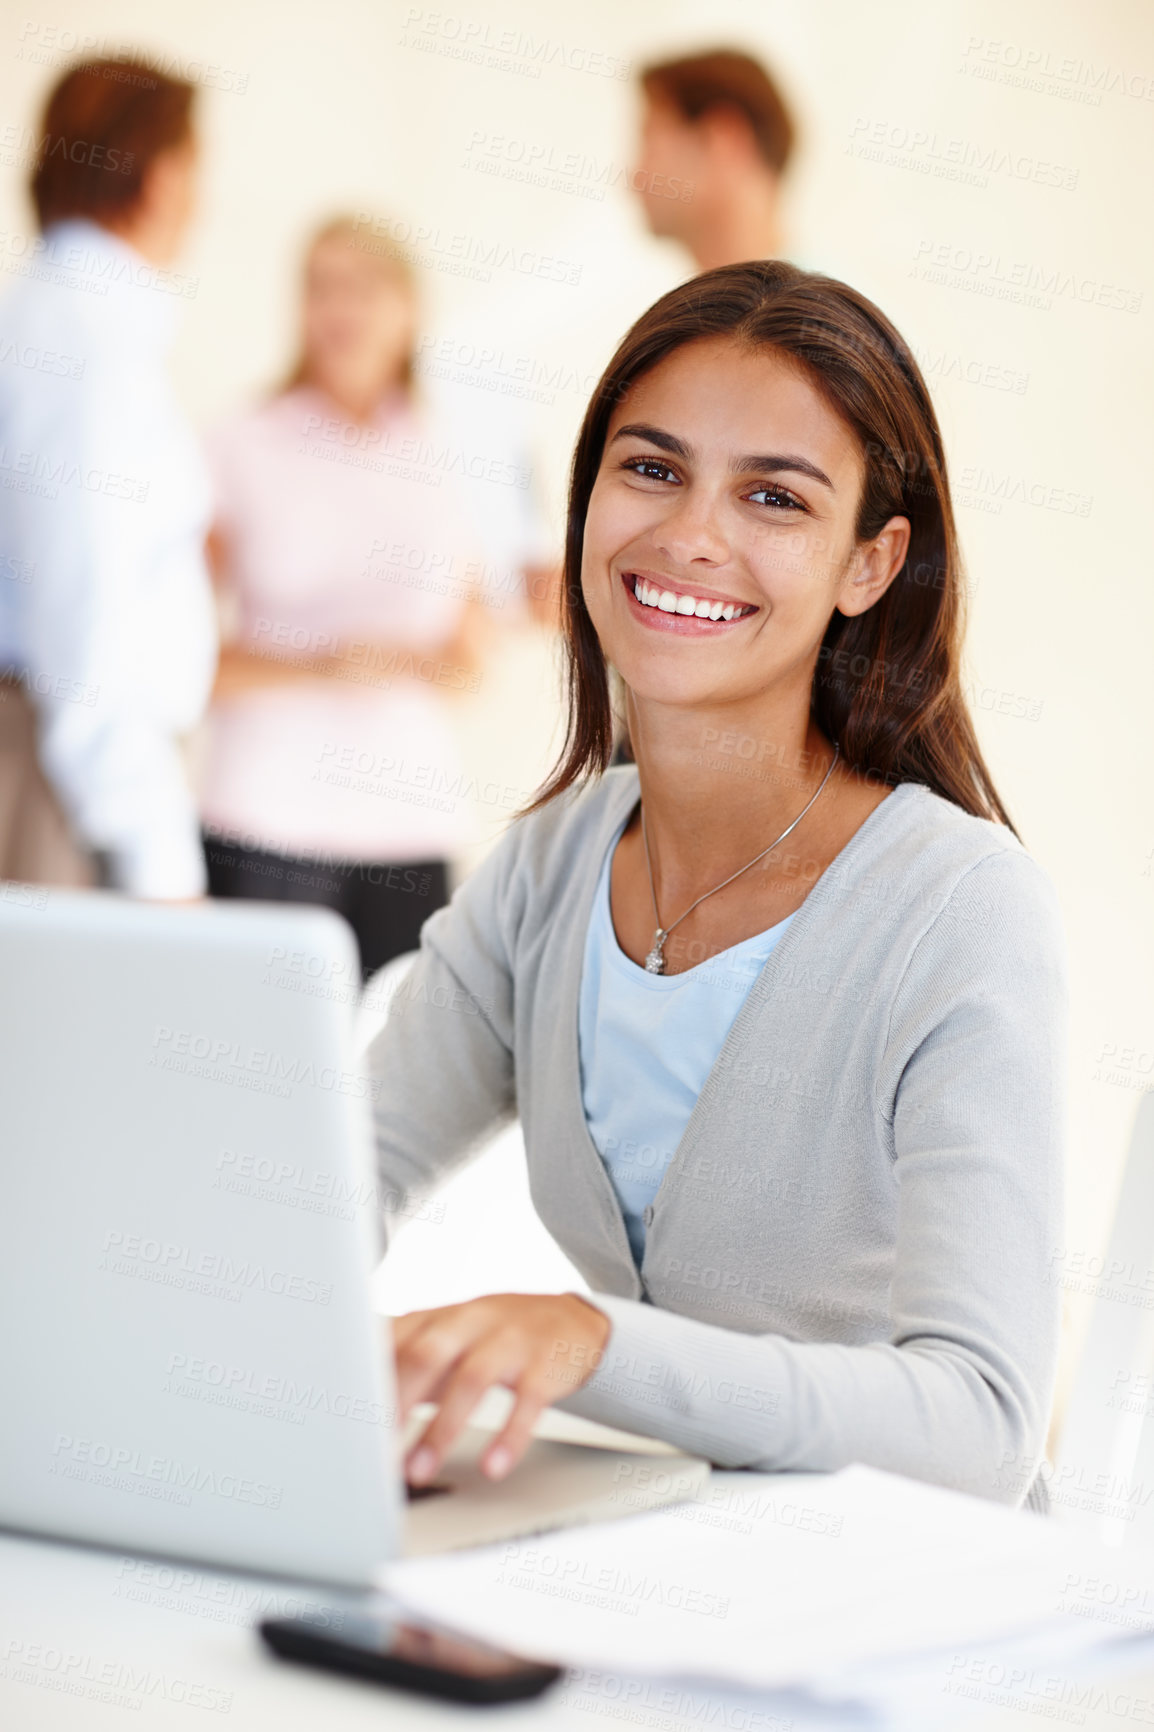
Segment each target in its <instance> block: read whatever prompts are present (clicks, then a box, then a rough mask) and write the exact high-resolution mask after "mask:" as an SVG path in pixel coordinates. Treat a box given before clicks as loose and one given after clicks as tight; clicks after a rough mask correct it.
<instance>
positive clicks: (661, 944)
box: [645, 926, 668, 974]
mask: <svg viewBox="0 0 1154 1732" xmlns="http://www.w3.org/2000/svg"><path fill="white" fill-rule="evenodd" d="M667 937H668V934H667V933H665V932H663V931H662V930H661V928H660V926H659V927H658V928H657V931H656V932H655V933H654V934H653V948H652V950H651V951H650V952H649V955H648V956H647V957H646V958H645V972H646V974H664V973H665V957H664V955H663V954H662V952H663V951H664V949H665V940H666V938H667Z"/></svg>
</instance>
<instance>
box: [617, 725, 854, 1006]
mask: <svg viewBox="0 0 1154 1732" xmlns="http://www.w3.org/2000/svg"><path fill="white" fill-rule="evenodd" d="M840 756H841V747H840V746H835V747H834V749H833V757H832V758H831V759H830V765H829V769H828V770H827V771H826V773H825V775H824V776H823V777H822V779H821V781H820V783H819V784H818V788H817V792H816V793H814V794H812V795H811V796H810V798H809V800H808V801H807V803H806V804H805V805H804V806H803V807H802V809H801V811H800V812H799V813H798V815H797V817H796V818H795V819H794V821H793V823H792V824H790V825H788V826H787V827H786V829H784V830H783V831H782V833H781V835H780V836H779V837H778V838H777V839H776V841H773V842H771V843H770V844H769V847H768V848H763V849H762V850H761V853H760V854H755V855H754V856H753V859H752V860H750V861H748V862H747V863H746V865H744V866H742V867H741V868H740V869H739V870H738V871H736V872H731V873H730V875H729V877H728V878H723V879H722V880H721V883H720V884H715V885H714V886H713V889H712V890H707V891H706V892H705V894H704V895H703V896H699V897H698V898H697V901H696V902H691V903H690V904H689V907H688V908H687V909H686V910H685V913H684V914H679V915H678V916H677V919H676V920H674V921H673V922H672V924H671V925H669V926H662V924H661V916H660V914H659V913H658V912H657V891H656V888H655V887H654V883H653V866H652V863H651V861H650V859H649V838H648V836H646V834H645V803H644V801H642V805H641V846H642V847H643V848H644V850H645V870H646V871H647V872H648V874H649V894H650V896H651V897H652V899H653V918H654V920H655V921H656V922H657V930H656V932H655V933H654V934H653V948H652V949H651V950H650V952H649V955H648V956H647V957H646V958H645V972H646V973H647V974H664V973H665V940H666V939H667V938H668V937H669V934H670V933H671V932H672V931H673V929H674V927H676V926H680V925H681V922H682V921H683V920H688V918H689V916H690V915H691V914H692V913H693V910H694V909H695V908H697V907H698V906H699V905H700V904H701V903H702V902H706V901H708V899H709V897H711V896H716V895H717V892H718V891H719V890H724V889H725V886H726V885H727V884H732V883H733V880H734V879H735V878H740V877H741V876H742V874H743V873H745V872H748V871H749V869H750V867H751V866H756V865H757V862H758V861H759V860H764V859H765V856H766V855H767V854H772V853H773V850H774V849H775V848H777V847H780V845H781V844H782V843H783V842H784V841H785V839H786V837H787V836H788V835H789V834H790V832H791V831H793V830H796V829H797V827H798V825H799V824H800V823H801V821H802V819H803V818H804V817H805V815H806V813H807V812H808V811H809V809H810V807H811V806H812V805H813V803H814V801H815V800H816V799H817V797H818V794H820V793H821V791H822V789H823V788H824V787H825V785H826V783H827V782H828V781H829V779H830V777H831V776H832V775H833V770H834V765H835V764H836V763H837V761H838V758H839V757H840Z"/></svg>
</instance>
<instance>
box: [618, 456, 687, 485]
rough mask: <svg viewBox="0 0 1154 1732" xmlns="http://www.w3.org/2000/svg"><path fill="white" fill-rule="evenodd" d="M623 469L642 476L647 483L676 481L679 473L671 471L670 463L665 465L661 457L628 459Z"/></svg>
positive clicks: (623, 464)
mask: <svg viewBox="0 0 1154 1732" xmlns="http://www.w3.org/2000/svg"><path fill="white" fill-rule="evenodd" d="M621 467H622V469H628V470H630V471H632V473H633V474H634V475H640V476H641V477H642V478H643V479H644V480H646V481H676V480H677V471H676V470H674V469H671V468H670V467H669V465H668V463H663V462H662V461H661V459H660V458H659V457H627V458H626V459H625V461H624V462H623V463H622V465H621Z"/></svg>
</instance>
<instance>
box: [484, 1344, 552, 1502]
mask: <svg viewBox="0 0 1154 1732" xmlns="http://www.w3.org/2000/svg"><path fill="white" fill-rule="evenodd" d="M549 1402H550V1391H549V1385H548V1380H547V1378H546V1377H545V1376H544V1375H543V1374H542V1372H541V1371H540V1370H539V1369H538V1370H537V1371H536V1372H533V1371H526V1373H525V1375H524V1377H523V1378H522V1379H521V1382H520V1383H519V1384H518V1386H517V1400H516V1402H515V1403H514V1406H513V1411H512V1413H511V1414H510V1415H509V1418H508V1420H507V1422H506V1424H505V1428H504V1430H503V1431H502V1432H501V1434H500V1436H499V1437H498V1438H497V1439H496V1441H495V1442H494V1443H491V1444H490V1445H489V1447H488V1449H487V1450H486V1451H485V1453H484V1455H483V1456H482V1457H481V1471H482V1473H486V1474H488V1476H489V1478H490V1479H504V1477H505V1475H506V1474H507V1473H508V1472H509V1471H510V1470H511V1469H512V1468H515V1467H516V1465H517V1463H518V1462H519V1461H520V1459H521V1457H522V1456H523V1455H524V1453H525V1451H526V1450H527V1449H528V1447H529V1445H530V1443H531V1442H532V1440H533V1427H534V1426H535V1425H536V1423H537V1421H538V1419H539V1418H540V1416H541V1414H542V1413H543V1412H544V1410H545V1409H546V1408H547V1407H548V1406H549Z"/></svg>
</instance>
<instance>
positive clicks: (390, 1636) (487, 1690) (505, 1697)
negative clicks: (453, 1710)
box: [257, 1606, 561, 1702]
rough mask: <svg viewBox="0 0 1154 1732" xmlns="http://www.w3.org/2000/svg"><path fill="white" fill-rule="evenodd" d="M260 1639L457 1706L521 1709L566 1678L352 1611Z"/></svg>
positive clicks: (280, 1650) (402, 1618) (265, 1632)
mask: <svg viewBox="0 0 1154 1732" xmlns="http://www.w3.org/2000/svg"><path fill="white" fill-rule="evenodd" d="M257 1628H258V1629H259V1631H260V1634H261V1637H262V1638H263V1640H264V1641H265V1642H266V1643H267V1644H268V1646H269V1647H270V1648H271V1649H272V1651H273V1653H274V1654H279V1655H280V1656H281V1658H282V1659H284V1660H299V1661H302V1662H303V1663H304V1664H305V1665H308V1666H322V1667H324V1668H326V1670H328V1671H332V1672H345V1673H351V1674H352V1676H353V1677H356V1678H372V1679H375V1680H376V1681H377V1682H378V1683H381V1684H397V1685H399V1686H400V1687H401V1689H403V1690H419V1691H420V1692H421V1693H422V1694H423V1695H426V1696H447V1697H448V1698H449V1699H450V1701H453V1702H515V1701H518V1700H522V1699H524V1698H525V1697H528V1696H539V1695H540V1694H541V1692H542V1691H543V1690H547V1689H548V1688H549V1685H550V1684H555V1683H556V1681H557V1679H558V1678H559V1677H560V1676H561V1667H560V1666H543V1665H539V1664H538V1663H537V1661H535V1660H523V1659H522V1658H521V1657H520V1656H519V1655H517V1654H507V1653H505V1652H504V1651H503V1650H502V1649H500V1648H491V1647H489V1646H488V1644H487V1643H485V1642H475V1641H474V1640H473V1638H472V1637H471V1636H461V1635H458V1634H457V1633H456V1631H454V1630H446V1629H442V1628H441V1627H440V1626H439V1625H437V1624H426V1623H422V1622H418V1621H417V1620H415V1619H413V1618H410V1617H408V1616H407V1615H404V1614H401V1613H393V1612H389V1611H385V1610H382V1611H373V1612H359V1611H358V1612H348V1611H345V1610H343V1609H342V1608H338V1607H335V1606H334V1607H333V1609H332V1613H331V1615H330V1616H329V1617H327V1618H325V1619H319V1618H318V1617H317V1616H316V1613H315V1612H314V1613H312V1615H311V1616H306V1617H301V1618H265V1619H264V1620H263V1622H261V1623H260V1624H258V1625H257Z"/></svg>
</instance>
